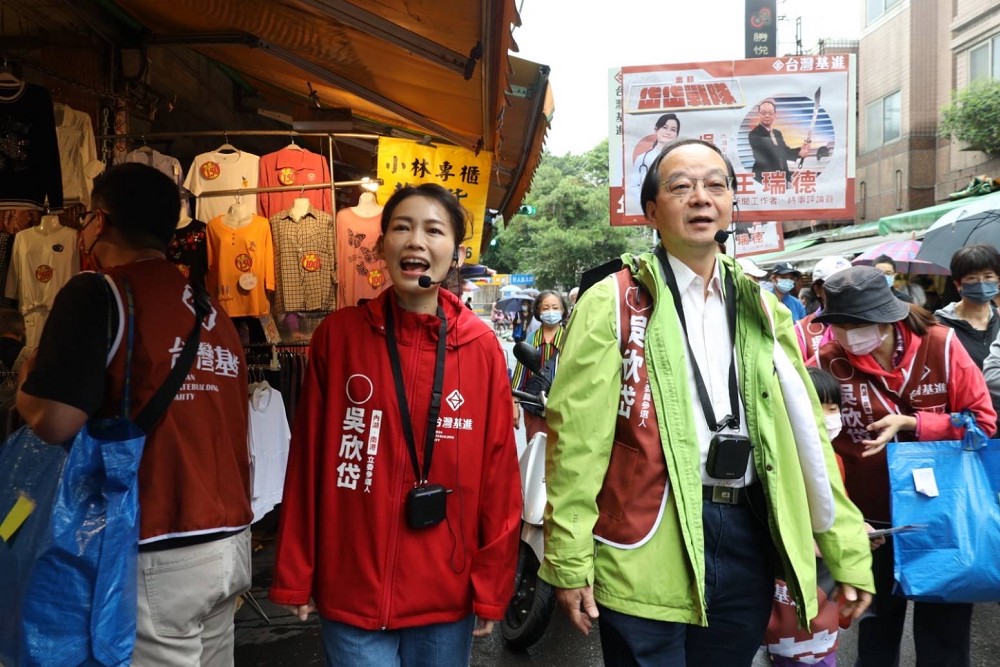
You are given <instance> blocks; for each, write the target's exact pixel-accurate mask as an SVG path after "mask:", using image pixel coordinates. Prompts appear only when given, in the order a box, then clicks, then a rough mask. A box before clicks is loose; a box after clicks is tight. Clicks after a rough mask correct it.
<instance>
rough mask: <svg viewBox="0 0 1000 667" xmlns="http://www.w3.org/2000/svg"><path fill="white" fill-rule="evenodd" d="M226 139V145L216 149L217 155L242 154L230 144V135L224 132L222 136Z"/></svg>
mask: <svg viewBox="0 0 1000 667" xmlns="http://www.w3.org/2000/svg"><path fill="white" fill-rule="evenodd" d="M222 136H223V137H224V139H225V143H224V144H222V145H221V146H219V147H218V148H216V149H215V152H216V153H240V152H241V151H240V149H239V148H237V147H236V146H233V145H232V144H231V143H229V133H228V132H224V133H223V135H222Z"/></svg>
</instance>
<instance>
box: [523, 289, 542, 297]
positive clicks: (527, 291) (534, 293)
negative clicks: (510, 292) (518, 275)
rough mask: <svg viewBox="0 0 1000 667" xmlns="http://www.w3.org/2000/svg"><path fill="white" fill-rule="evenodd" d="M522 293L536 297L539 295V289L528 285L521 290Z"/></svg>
mask: <svg viewBox="0 0 1000 667" xmlns="http://www.w3.org/2000/svg"><path fill="white" fill-rule="evenodd" d="M521 294H527V295H528V296H530V297H532V298H534V297H536V296H538V290H536V289H535V288H534V287H527V288H525V289H523V290H521Z"/></svg>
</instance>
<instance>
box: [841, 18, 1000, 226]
mask: <svg viewBox="0 0 1000 667" xmlns="http://www.w3.org/2000/svg"><path fill="white" fill-rule="evenodd" d="M864 12H865V16H864V19H865V20H864V27H863V29H862V33H861V39H860V43H859V57H858V116H859V118H858V159H857V173H856V176H857V184H858V185H857V188H856V198H857V211H856V222H859V223H864V222H872V221H875V220H878V219H880V218H882V217H885V216H889V215H894V214H897V213H900V212H903V211H912V210H915V209H919V208H924V207H926V206H931V205H933V204H935V203H938V202H941V201H944V200H946V199H947V197H948V195H949V194H950V193H952V192H954V191H955V190H959V189H961V188H963V187H965V185H966V184H967V183H968V182H969V181H970V180H971V179H972V177H973V176H976V175H978V174H984V173H985V174H989V175H991V176H993V177H1000V159H997V158H991V157H990V156H989V155H986V154H984V153H981V152H978V151H970V150H967V149H966V147H965V146H963V145H962V143H961V142H958V141H954V140H952V139H950V138H948V137H940V136H938V123H939V120H940V110H941V109H942V108H943V107H944V106H945V105H946V104H948V103H949V101H950V100H951V96H952V91H955V90H960V89H962V88H965V87H966V86H967V85H969V83H970V82H971V81H975V80H977V79H982V78H994V79H996V78H1000V0H865V1H864Z"/></svg>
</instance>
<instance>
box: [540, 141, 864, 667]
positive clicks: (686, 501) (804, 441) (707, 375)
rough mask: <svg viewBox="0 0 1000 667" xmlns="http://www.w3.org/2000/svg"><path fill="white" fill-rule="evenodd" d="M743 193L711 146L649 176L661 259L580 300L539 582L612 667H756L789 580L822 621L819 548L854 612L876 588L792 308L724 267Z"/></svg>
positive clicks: (558, 412)
mask: <svg viewBox="0 0 1000 667" xmlns="http://www.w3.org/2000/svg"><path fill="white" fill-rule="evenodd" d="M734 181H735V174H734V172H733V169H732V166H731V165H730V164H729V161H728V160H727V159H726V158H725V157H724V156H723V155H722V153H721V152H720V151H719V150H718V149H717V148H716V147H715V146H714V145H712V144H710V143H707V142H704V141H701V140H682V141H678V142H675V143H673V144H671V145H669V146H668V147H667V148H666V149H665V151H664V153H662V154H661V156H660V157H659V158H658V159H657V160H656V162H655V163H654V164H653V165H651V167H650V169H649V171H648V173H647V178H646V180H645V182H644V183H643V187H642V195H641V199H642V205H643V210H644V211H645V213H646V218H647V219H648V220H649V222H650V224H652V225H654V226H655V227H656V229H657V231H658V232H659V234H660V237H661V239H662V244H661V247H658V248H657V250H656V251H655V252H653V253H645V254H642V255H640V256H630V255H626V256H624V257H623V261H624V263H625V266H626V268H627V270H625V271H622V272H619V273H617V274H615V275H613V276H609V277H608V278H606V279H604V280H603V281H602V282H600V283H598V284H597V285H595V286H593V287H591V288H590V289H589V290H588V291H587V292H586V293H585V294H584V295H583V296H581V298H580V301H579V303H578V304H577V306H576V309H575V310H574V312H573V317H572V320H571V321H570V326H569V331H568V334H567V337H566V341H565V346H564V350H563V352H562V355H561V359H560V368H559V374H558V376H557V377H556V380H555V384H554V386H553V388H552V392H551V398H550V400H549V403H548V426H549V432H550V436H549V442H548V460H547V465H546V477H547V486H548V502H549V505H548V508H547V511H546V517H545V561H544V563H543V564H542V567H541V570H540V572H539V574H540V576H541V578H542V579H544V580H545V581H547V582H549V583H550V584H552V585H553V586H554V587H556V589H557V590H556V595H557V598H558V600H559V602H560V604H561V606H562V607H563V608H564V610H565V611H566V612H567V613H568V615H569V617H570V619H571V620H572V621H573V623H574V624H575V625H576V627H577V628H578V629H580V631H581V632H583V633H584V634H586V633H587V632H589V629H590V627H591V624H592V621H593V620H595V619H597V618H598V616H600V619H601V624H600V629H601V643H602V647H603V651H604V660H605V664H606V665H684V664H686V665H728V666H732V665H750V664H751V662H752V661H753V656H754V654H755V652H756V650H757V647H758V646H759V644H760V642H761V639H762V638H763V635H764V629H765V627H766V625H767V620H768V617H769V615H770V609H771V599H772V594H773V590H774V575H775V573H776V572H779V573H781V574H782V578H783V579H785V580H786V581H787V583H788V591H789V594H790V595H793V596H794V599H795V602H796V606H797V609H798V613H799V622H800V623H801V624H805V623H807V622H808V620H809V619H811V618H813V617H814V616H815V615H816V613H817V603H816V567H815V556H814V543H815V544H816V545H818V546H819V549H820V551H821V553H822V555H823V557H824V559H825V560H826V564H827V566H828V567H829V569H830V571H831V573H832V574H833V578H834V580H835V581H836V582H837V584H836V590H835V592H834V595H835V596H837V597H839V598H840V599H841V600H842V601H843V609H842V614H844V615H845V616H850V617H854V618H856V617H858V616H859V615H860V614H861V613H862V612H863V611H864V610H865V608H866V607H867V606H868V604H869V602H870V600H871V591H873V590H874V587H873V583H872V575H871V554H870V549H869V542H868V538H867V537H866V535H865V531H864V528H863V523H862V518H861V515H860V513H859V512H858V510H857V508H855V507H854V505H853V504H852V503H851V502H850V500H848V499H847V497H846V495H845V494H844V487H843V484H842V482H841V479H840V475H839V472H838V468H837V464H836V460H835V458H834V454H833V451H832V449H831V447H830V443H829V440H828V438H827V436H826V429H825V427H824V423H823V418H822V414H821V412H820V407H819V403H818V401H817V399H816V394H815V391H814V390H813V388H812V383H811V382H810V381H809V380H808V375H807V374H806V371H805V368H804V366H803V365H802V362H801V357H800V355H799V352H798V348H797V344H796V342H795V336H794V333H793V329H792V322H791V316H790V313H789V312H788V310H787V309H785V308H784V307H782V306H780V305H779V304H778V303H777V302H776V301H775V299H774V296H773V295H772V294H770V293H766V292H761V290H760V288H759V287H758V286H757V285H756V284H755V283H753V282H752V281H750V280H749V279H748V278H746V277H745V276H744V275H743V273H742V271H741V270H739V269H738V268H737V266H736V263H735V262H734V261H732V260H731V259H729V258H727V257H725V256H724V255H718V254H717V251H718V246H717V238H716V235H717V233H718V232H719V231H722V230H725V229H726V228H727V227H729V225H730V221H731V218H732V213H733V209H734V208H735V205H734V192H733V186H734ZM598 610H599V611H598Z"/></svg>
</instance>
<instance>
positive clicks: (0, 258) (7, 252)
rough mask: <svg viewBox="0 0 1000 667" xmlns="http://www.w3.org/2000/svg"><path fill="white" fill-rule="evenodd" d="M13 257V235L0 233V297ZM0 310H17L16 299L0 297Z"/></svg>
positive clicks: (4, 288) (4, 289)
mask: <svg viewBox="0 0 1000 667" xmlns="http://www.w3.org/2000/svg"><path fill="white" fill-rule="evenodd" d="M13 257H14V235H13V234H8V233H7V232H3V231H0V295H3V294H4V293H5V291H6V287H7V275H8V273H10V263H11V259H13ZM0 308H17V299H9V298H7V297H6V296H0ZM0 418H2V417H0Z"/></svg>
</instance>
